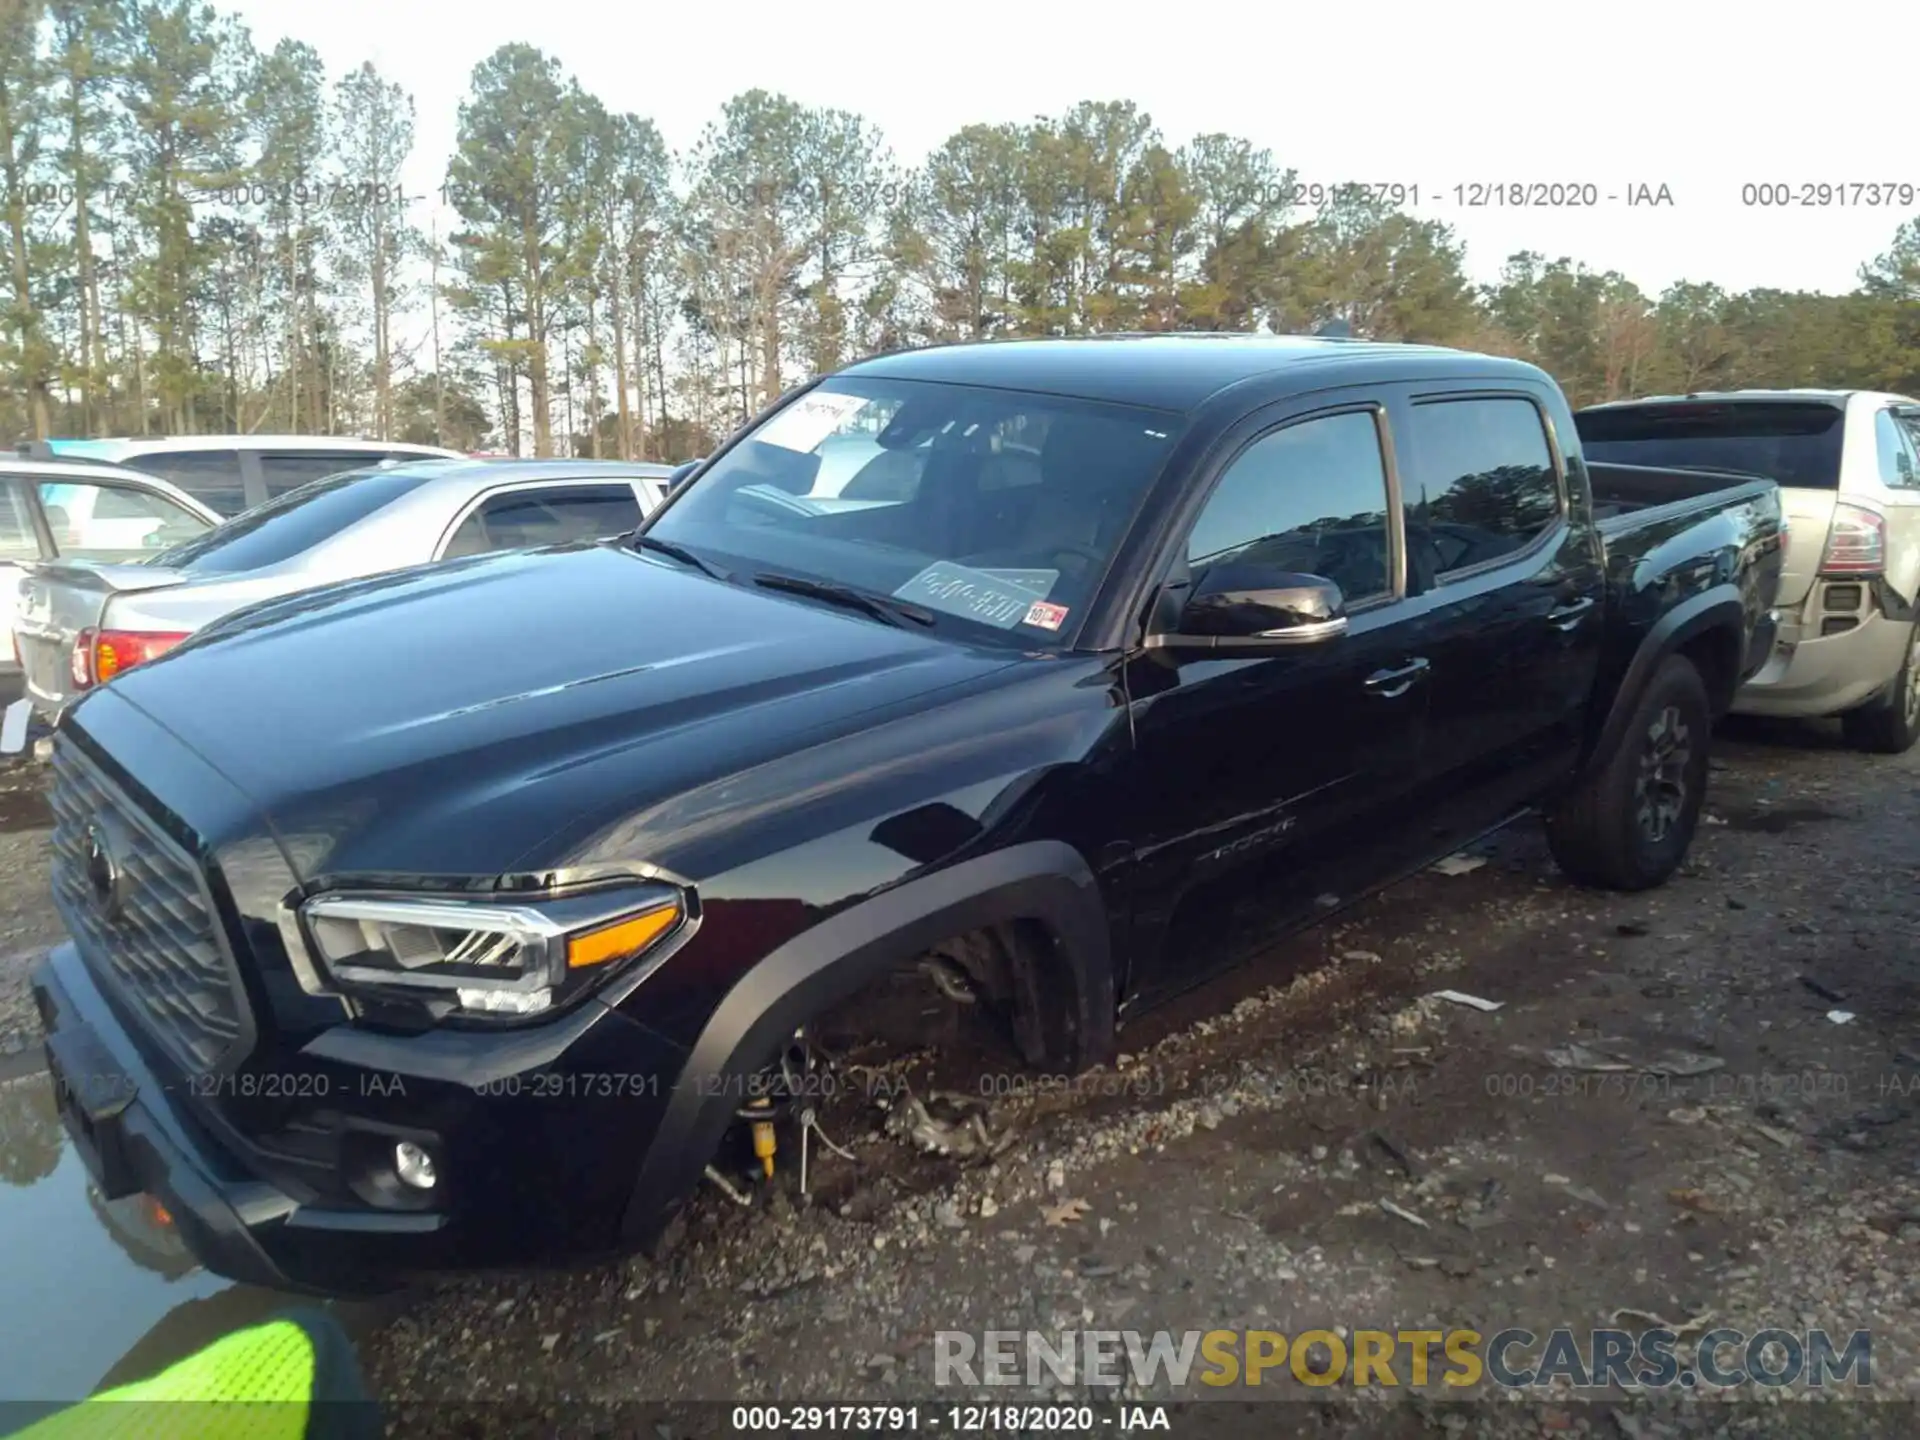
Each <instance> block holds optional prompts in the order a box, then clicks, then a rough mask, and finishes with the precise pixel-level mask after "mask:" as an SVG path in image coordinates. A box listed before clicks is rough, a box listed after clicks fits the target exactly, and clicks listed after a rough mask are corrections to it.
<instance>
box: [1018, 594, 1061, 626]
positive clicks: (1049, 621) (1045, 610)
mask: <svg viewBox="0 0 1920 1440" xmlns="http://www.w3.org/2000/svg"><path fill="white" fill-rule="evenodd" d="M1066 618H1067V607H1066V606H1064V605H1054V604H1051V603H1050V602H1048V601H1045V600H1036V601H1034V602H1033V604H1031V605H1029V606H1028V607H1027V614H1026V618H1025V619H1024V620H1022V621H1021V622H1020V623H1021V624H1023V625H1032V626H1034V627H1035V628H1036V629H1040V630H1058V629H1059V628H1060V627H1061V625H1063V624H1064V623H1066Z"/></svg>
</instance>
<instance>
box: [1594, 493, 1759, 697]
mask: <svg viewBox="0 0 1920 1440" xmlns="http://www.w3.org/2000/svg"><path fill="white" fill-rule="evenodd" d="M1586 469H1587V482H1588V485H1589V487H1590V488H1591V489H1592V492H1593V517H1594V528H1595V529H1596V530H1597V531H1599V533H1600V538H1601V541H1602V543H1603V544H1604V545H1605V546H1606V552H1607V574H1608V577H1609V582H1610V584H1611V586H1612V588H1613V592H1614V596H1615V603H1616V604H1619V605H1620V606H1621V607H1622V613H1625V614H1632V615H1635V616H1639V615H1641V614H1643V613H1648V614H1650V613H1651V610H1652V609H1653V608H1657V607H1658V603H1660V602H1656V600H1655V599H1654V597H1655V596H1656V595H1657V594H1658V593H1659V592H1660V591H1661V589H1662V587H1663V584H1664V582H1665V581H1666V580H1668V579H1670V578H1672V577H1674V576H1677V575H1681V574H1683V573H1688V572H1691V573H1693V574H1695V575H1698V574H1700V573H1713V572H1718V573H1721V574H1724V575H1728V576H1735V575H1737V576H1740V577H1741V589H1742V591H1743V597H1742V598H1743V600H1744V602H1745V605H1746V609H1747V621H1746V624H1747V630H1748V643H1747V651H1746V654H1745V656H1744V657H1743V658H1742V661H1741V664H1740V666H1739V674H1738V677H1737V678H1738V679H1739V680H1742V681H1744V680H1745V679H1747V678H1748V677H1749V676H1751V675H1753V674H1754V673H1755V672H1756V671H1757V670H1758V669H1759V668H1760V666H1761V665H1763V664H1765V663H1766V658H1767V656H1768V654H1769V653H1770V652H1771V651H1772V648H1773V642H1774V635H1775V633H1776V622H1775V619H1774V617H1773V615H1772V613H1771V611H1772V606H1773V597H1774V596H1775V595H1776V594H1777V593H1778V592H1779V586H1780V566H1781V562H1782V555H1781V547H1780V545H1779V544H1778V543H1775V537H1777V536H1779V534H1780V528H1781V526H1780V520H1781V508H1780V487H1779V486H1778V485H1777V484H1775V483H1774V481H1772V480H1771V479H1769V478H1767V477H1766V476H1764V475H1753V474H1747V473H1744V472H1741V471H1737V470H1694V469H1669V468H1663V467H1655V466H1651V465H1614V464H1608V463H1606V462H1595V461H1588V462H1587V467H1586ZM1627 628H1628V630H1629V631H1632V632H1635V633H1637V632H1638V628H1639V627H1638V624H1637V623H1636V624H1633V625H1630V626H1628V627H1627ZM1625 663H1626V656H1625V654H1624V653H1615V654H1614V655H1612V656H1610V658H1609V664H1610V665H1614V666H1618V665H1624V664H1625Z"/></svg>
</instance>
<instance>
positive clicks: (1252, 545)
mask: <svg viewBox="0 0 1920 1440" xmlns="http://www.w3.org/2000/svg"><path fill="white" fill-rule="evenodd" d="M1385 436H1386V415H1385V410H1384V408H1383V407H1381V406H1379V405H1377V404H1374V403H1371V402H1361V403H1355V404H1350V405H1347V406H1345V407H1340V408H1334V409H1330V410H1318V411H1315V412H1313V413H1309V414H1304V415H1295V416H1290V417H1287V418H1285V419H1283V420H1281V421H1280V422H1279V423H1277V424H1275V425H1272V426H1270V427H1269V428H1267V429H1265V430H1264V431H1258V432H1256V433H1255V434H1254V436H1253V437H1252V438H1251V439H1250V440H1249V441H1248V442H1247V443H1246V444H1245V445H1244V447H1243V448H1241V449H1240V450H1239V451H1238V453H1237V454H1236V455H1234V456H1233V458H1232V459H1230V460H1229V461H1228V462H1227V463H1226V465H1225V466H1224V467H1223V469H1222V470H1221V472H1220V474H1219V477H1218V480H1217V481H1216V482H1215V484H1214V485H1213V487H1212V490H1211V493H1210V495H1209V497H1208V499H1207V500H1206V502H1205V504H1204V506H1203V508H1202V509H1201V510H1200V512H1199V514H1198V517H1197V519H1195V520H1194V521H1193V523H1192V524H1191V526H1190V528H1189V530H1188V533H1187V536H1186V541H1185V545H1184V551H1183V553H1182V555H1181V559H1183V560H1184V564H1185V573H1186V574H1187V575H1188V576H1190V577H1191V580H1192V581H1194V582H1197V581H1198V580H1199V579H1200V577H1201V576H1202V575H1203V574H1204V573H1205V570H1206V568H1207V567H1208V566H1209V565H1212V564H1215V563H1219V562H1221V561H1224V560H1231V561H1232V562H1233V563H1234V564H1235V566H1236V568H1240V567H1245V566H1248V565H1259V564H1263V563H1270V564H1271V565H1272V566H1273V568H1274V571H1275V573H1276V574H1281V573H1284V572H1295V573H1307V574H1314V575H1319V576H1322V577H1324V578H1325V579H1328V580H1331V581H1333V582H1334V583H1335V584H1337V585H1338V586H1339V587H1340V589H1341V591H1342V594H1343V596H1344V598H1345V602H1346V607H1347V612H1348V615H1349V622H1350V623H1349V629H1348V631H1347V633H1346V634H1344V635H1341V636H1338V637H1336V638H1334V639H1331V640H1327V641H1323V642H1320V643H1318V644H1314V645H1310V646H1303V647H1301V648H1300V649H1299V650H1298V651H1297V652H1295V653H1289V654H1283V655H1278V656H1268V657H1264V658H1248V659H1237V658H1232V657H1230V656H1226V655H1222V656H1221V658H1204V659H1199V660H1183V661H1182V662H1181V663H1179V664H1178V665H1175V664H1173V663H1171V662H1170V661H1167V660H1165V659H1162V658H1160V657H1159V656H1158V655H1155V654H1151V653H1150V654H1146V655H1143V656H1140V657H1138V658H1136V659H1135V660H1134V661H1133V662H1132V663H1131V664H1130V666H1129V668H1128V694H1129V697H1130V706H1131V710H1132V721H1133V728H1134V735H1135V746H1134V751H1133V754H1132V756H1131V758H1130V760H1129V761H1128V762H1127V763H1128V764H1129V765H1130V766H1131V769H1132V773H1131V774H1130V775H1129V776H1128V777H1127V781H1126V783H1125V785H1124V786H1123V793H1125V794H1127V795H1129V796H1131V797H1132V801H1133V803H1132V804H1131V805H1130V806H1129V807H1128V813H1129V814H1130V815H1131V817H1132V820H1133V833H1132V835H1130V836H1129V840H1130V842H1131V845H1132V856H1131V861H1130V863H1129V865H1128V869H1129V871H1130V874H1131V883H1130V885H1129V889H1130V891H1131V893H1132V895H1133V896H1134V897H1135V903H1136V908H1135V911H1134V914H1133V916H1132V920H1133V926H1132V929H1133V936H1134V944H1133V946H1132V950H1131V957H1130V958H1131V969H1130V974H1129V982H1128V989H1129V992H1130V995H1129V999H1130V1000H1141V1001H1151V1000H1152V999H1155V998H1158V997H1160V996H1162V995H1165V994H1168V993H1171V992H1173V991H1176V990H1180V989H1184V988H1186V987H1187V986H1188V985H1191V984H1193V983H1195V982H1197V981H1199V980H1201V979H1203V978H1205V976H1206V975H1207V974H1209V973H1211V972H1212V971H1214V970H1216V969H1218V968H1220V967H1221V966H1223V965H1226V964H1228V963H1231V962H1232V961H1235V960H1237V959H1240V958H1242V957H1244V956H1245V955H1247V954H1248V953H1250V952H1252V951H1254V950H1258V949H1260V948H1262V947H1263V946H1265V945H1266V944H1268V943H1271V941H1272V940H1274V939H1275V938H1277V937H1278V936H1279V935H1280V934H1282V933H1284V932H1285V931H1286V930H1287V929H1288V928H1290V927H1292V926H1294V925H1297V924H1299V923H1300V922H1302V921H1303V920H1305V919H1307V918H1309V917H1310V916H1311V915H1312V914H1313V913H1314V912H1315V910H1316V908H1318V902H1319V897H1321V896H1322V895H1323V894H1324V893H1325V892H1324V889H1323V887H1324V886H1326V885H1327V884H1328V883H1329V876H1330V875H1331V874H1333V873H1335V872H1336V871H1337V870H1338V861H1339V857H1340V856H1341V855H1342V854H1343V853H1345V852H1346V851H1347V850H1348V849H1349V847H1350V846H1352V844H1353V843H1354V842H1355V840H1356V838H1357V837H1358V836H1359V835H1360V834H1361V833H1363V832H1364V831H1366V830H1367V829H1368V828H1369V827H1372V826H1374V825H1377V824H1378V823H1380V821H1381V820H1382V818H1383V815H1384V812H1385V811H1386V810H1387V809H1388V807H1389V806H1390V805H1391V803H1392V802H1393V800H1394V799H1395V797H1396V796H1398V795H1400V794H1402V793H1403V792H1404V791H1405V790H1406V788H1407V787H1408V786H1409V785H1410V784H1411V782H1412V781H1413V779H1414V778H1415V777H1416V776H1417V774H1418V765H1419V750H1420V739H1421V732H1422V717H1423V715H1424V711H1425V706H1426V700H1427V689H1428V687H1427V685H1426V683H1425V682H1426V678H1427V669H1428V667H1427V664H1426V660H1425V657H1423V656H1421V655H1418V654H1416V653H1413V652H1411V651H1410V650H1409V649H1408V646H1407V644H1406V634H1405V631H1404V629H1403V626H1402V624H1401V621H1402V619H1403V606H1404V595H1405V578H1404V577H1405V566H1404V563H1403V559H1402V553H1403V552H1402V548H1401V538H1400V537H1401V525H1400V514H1399V510H1400V506H1399V500H1398V493H1397V484H1396V481H1395V477H1394V476H1393V475H1392V473H1391V470H1390V465H1389V461H1388V454H1389V453H1390V452H1389V450H1388V448H1387V447H1386V446H1385V445H1384V444H1383V441H1384V439H1385ZM1174 573H1175V574H1178V573H1180V563H1179V561H1176V563H1175V566H1174Z"/></svg>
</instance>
